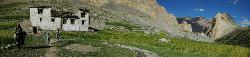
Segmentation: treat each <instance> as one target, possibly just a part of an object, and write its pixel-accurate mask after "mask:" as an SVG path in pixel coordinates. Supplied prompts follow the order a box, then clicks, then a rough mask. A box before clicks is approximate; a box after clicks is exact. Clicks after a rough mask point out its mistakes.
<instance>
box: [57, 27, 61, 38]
mask: <svg viewBox="0 0 250 57" xmlns="http://www.w3.org/2000/svg"><path fill="white" fill-rule="evenodd" d="M60 34H61V33H60V31H59V29H58V30H57V32H56V38H57V40H58V41H60Z"/></svg>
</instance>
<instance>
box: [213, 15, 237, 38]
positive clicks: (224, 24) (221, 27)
mask: <svg viewBox="0 0 250 57" xmlns="http://www.w3.org/2000/svg"><path fill="white" fill-rule="evenodd" d="M213 21H214V24H213V28H212V29H211V31H210V33H209V35H210V36H211V37H212V38H213V39H214V40H216V39H218V38H220V37H222V36H224V35H226V34H228V33H229V32H231V31H233V30H234V29H236V28H237V26H238V25H237V24H236V23H235V22H234V21H233V20H232V17H231V16H230V15H229V14H227V13H218V14H217V15H216V16H215V19H214V20H213Z"/></svg>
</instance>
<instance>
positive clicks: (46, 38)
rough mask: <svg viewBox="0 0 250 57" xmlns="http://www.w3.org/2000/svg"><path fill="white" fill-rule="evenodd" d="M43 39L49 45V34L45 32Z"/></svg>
mask: <svg viewBox="0 0 250 57" xmlns="http://www.w3.org/2000/svg"><path fill="white" fill-rule="evenodd" d="M44 38H45V40H46V41H47V44H50V34H49V32H47V31H46V32H45V34H44Z"/></svg>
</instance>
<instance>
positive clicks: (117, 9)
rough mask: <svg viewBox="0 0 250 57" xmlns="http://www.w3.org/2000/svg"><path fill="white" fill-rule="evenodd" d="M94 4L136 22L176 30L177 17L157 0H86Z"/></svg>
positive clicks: (170, 30)
mask: <svg viewBox="0 0 250 57" xmlns="http://www.w3.org/2000/svg"><path fill="white" fill-rule="evenodd" d="M85 2H87V3H89V4H90V5H92V6H95V7H97V8H102V9H106V10H108V11H111V12H113V13H112V14H116V15H111V16H110V17H112V18H115V16H120V17H118V18H120V19H121V18H124V19H126V20H129V21H131V22H133V23H135V24H139V25H143V26H152V27H156V28H158V29H161V30H165V31H168V32H176V31H177V30H178V29H177V21H176V17H175V16H173V15H171V14H169V13H168V12H167V11H166V10H165V8H164V7H162V6H160V5H158V3H157V2H156V0H85Z"/></svg>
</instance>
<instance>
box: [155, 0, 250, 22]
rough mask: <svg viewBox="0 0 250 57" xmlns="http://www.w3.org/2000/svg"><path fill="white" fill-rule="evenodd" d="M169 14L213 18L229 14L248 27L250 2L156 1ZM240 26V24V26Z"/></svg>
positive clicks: (244, 0) (206, 0) (249, 0)
mask: <svg viewBox="0 0 250 57" xmlns="http://www.w3.org/2000/svg"><path fill="white" fill-rule="evenodd" d="M157 2H158V3H159V4H160V5H162V6H164V7H165V8H166V10H167V11H168V12H169V13H172V14H174V15H175V16H177V17H180V16H204V17H206V18H212V17H214V16H215V15H216V14H217V13H218V12H224V13H229V14H230V15H231V16H232V17H233V18H234V20H235V21H236V22H237V23H238V24H240V23H245V24H247V25H248V26H250V24H249V23H250V22H249V21H250V0H157ZM241 25H242V24H241Z"/></svg>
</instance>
